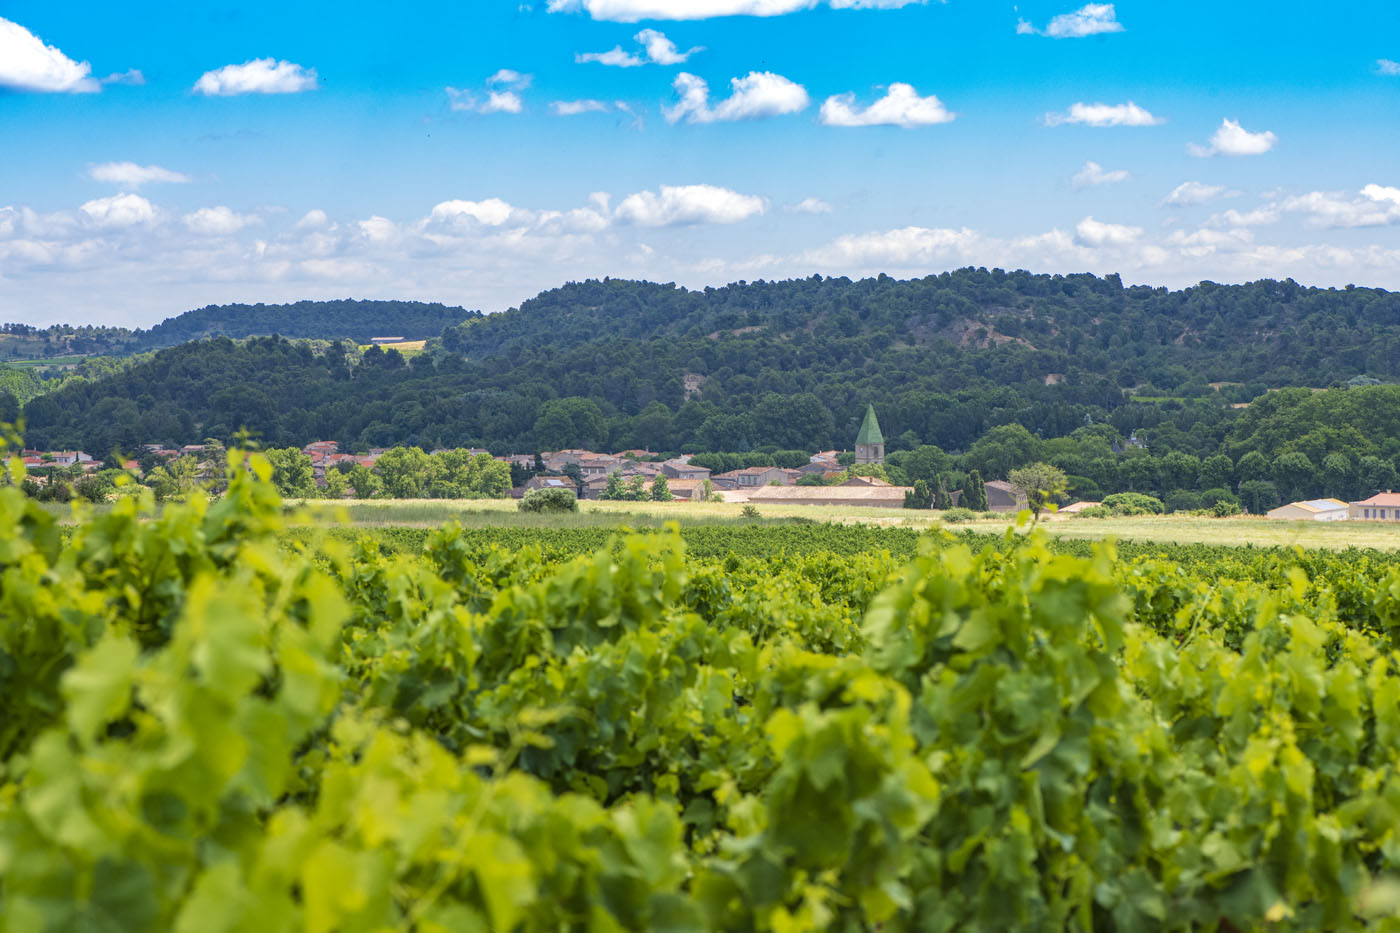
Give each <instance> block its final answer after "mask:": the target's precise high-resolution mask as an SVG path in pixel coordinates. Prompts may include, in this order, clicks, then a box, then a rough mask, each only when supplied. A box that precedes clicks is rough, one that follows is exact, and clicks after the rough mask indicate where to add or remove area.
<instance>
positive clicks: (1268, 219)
mask: <svg viewBox="0 0 1400 933" xmlns="http://www.w3.org/2000/svg"><path fill="white" fill-rule="evenodd" d="M1281 216H1282V215H1281V214H1280V213H1279V211H1278V208H1277V207H1275V206H1273V205H1266V206H1264V207H1256V208H1255V209H1254V210H1252V211H1237V210H1235V209H1234V208H1230V210H1228V211H1222V212H1221V213H1219V214H1212V215H1211V216H1210V218H1209V219H1208V220H1207V221H1206V222H1205V225H1206V226H1207V227H1229V228H1240V227H1261V226H1264V225H1265V224H1274V223H1278V222H1279V219H1280V218H1281Z"/></svg>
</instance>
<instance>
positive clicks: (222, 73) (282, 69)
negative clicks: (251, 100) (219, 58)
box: [194, 58, 316, 97]
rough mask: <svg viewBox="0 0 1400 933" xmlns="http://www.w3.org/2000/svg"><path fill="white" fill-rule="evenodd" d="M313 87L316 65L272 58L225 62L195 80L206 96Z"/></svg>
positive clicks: (296, 91)
mask: <svg viewBox="0 0 1400 933" xmlns="http://www.w3.org/2000/svg"><path fill="white" fill-rule="evenodd" d="M314 90H316V69H315V68H303V67H302V66H301V65H297V64H294V63H292V62H286V61H277V60H276V59H274V58H255V59H253V60H252V61H248V62H244V63H243V64H241V65H225V66H224V67H222V68H215V69H214V70H213V71H206V72H205V73H204V74H202V75H200V77H199V80H198V81H196V82H195V83H194V92H195V93H196V94H203V95H205V96H207V97H233V96H236V95H239V94H300V93H301V92H302V91H314Z"/></svg>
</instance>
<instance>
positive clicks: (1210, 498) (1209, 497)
mask: <svg viewBox="0 0 1400 933" xmlns="http://www.w3.org/2000/svg"><path fill="white" fill-rule="evenodd" d="M1219 502H1229V503H1231V504H1233V505H1236V506H1238V505H1239V504H1240V500H1239V497H1238V496H1236V495H1235V494H1234V493H1233V492H1231V491H1230V490H1228V489H1226V488H1224V487H1223V486H1216V487H1214V488H1211V489H1206V490H1204V491H1202V493H1201V507H1202V508H1205V509H1213V508H1215V506H1216V503H1219Z"/></svg>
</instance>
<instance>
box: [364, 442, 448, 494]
mask: <svg viewBox="0 0 1400 933" xmlns="http://www.w3.org/2000/svg"><path fill="white" fill-rule="evenodd" d="M435 467H436V463H435V461H434V460H433V458H432V457H430V456H428V455H427V454H426V453H424V452H423V449H422V448H421V447H394V448H392V449H390V450H386V451H384V453H382V454H380V456H379V459H378V460H377V461H375V464H374V472H376V473H378V474H379V478H380V480H381V481H382V482H383V483H384V494H385V495H387V496H388V497H389V498H391V499H422V498H424V496H425V495H426V494H427V492H428V488H429V486H431V485H432V483H433V480H434V473H435V472H436V470H435Z"/></svg>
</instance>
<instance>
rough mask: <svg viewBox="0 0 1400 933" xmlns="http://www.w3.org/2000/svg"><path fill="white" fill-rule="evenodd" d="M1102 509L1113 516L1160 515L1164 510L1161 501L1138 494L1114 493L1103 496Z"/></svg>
mask: <svg viewBox="0 0 1400 933" xmlns="http://www.w3.org/2000/svg"><path fill="white" fill-rule="evenodd" d="M1103 507H1104V508H1106V509H1108V510H1109V512H1110V513H1112V514H1114V515H1161V514H1162V512H1163V511H1165V510H1166V506H1164V505H1163V504H1162V500H1161V499H1158V498H1156V497H1155V496H1145V495H1143V494H1142V493H1140V492H1116V493H1114V494H1113V495H1111V496H1105V497H1104V500H1103Z"/></svg>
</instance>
